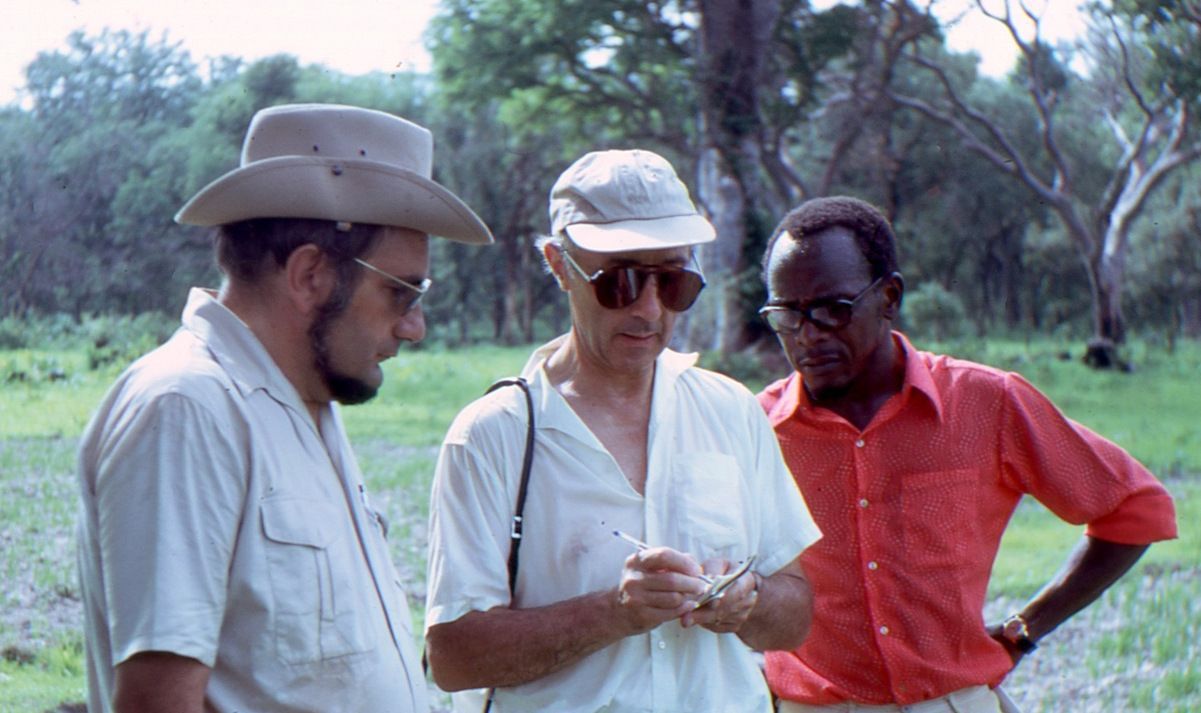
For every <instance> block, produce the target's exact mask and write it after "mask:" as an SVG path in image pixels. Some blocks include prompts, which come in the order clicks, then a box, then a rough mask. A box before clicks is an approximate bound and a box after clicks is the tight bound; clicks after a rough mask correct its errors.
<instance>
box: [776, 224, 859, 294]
mask: <svg viewBox="0 0 1201 713" xmlns="http://www.w3.org/2000/svg"><path fill="white" fill-rule="evenodd" d="M870 277H871V266H870V265H869V264H868V262H867V258H865V257H864V256H863V253H862V251H861V250H860V248H859V244H858V242H857V241H856V240H855V236H854V234H852V233H851V231H850V230H847V229H846V228H843V227H839V226H836V227H833V228H828V229H826V230H823V231H821V232H818V233H815V234H813V235H808V236H804V237H802V238H800V239H794V238H792V237H791V236H781V237H780V239H779V240H777V241H776V243H775V244H774V245H773V246H772V251H771V254H770V255H769V256H768V265H767V282H768V284H767V288H768V294H769V298H770V299H773V300H777V299H778V300H787V301H792V300H800V301H804V300H810V299H815V298H818V297H825V296H828V295H848V294H854V293H856V292H858V291H859V290H861V289H863V287H864V286H865V285H866V284H867V281H868V280H869V279H870Z"/></svg>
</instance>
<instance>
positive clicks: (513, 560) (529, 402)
mask: <svg viewBox="0 0 1201 713" xmlns="http://www.w3.org/2000/svg"><path fill="white" fill-rule="evenodd" d="M503 386H517V387H520V388H521V390H522V392H523V393H525V406H526V413H527V414H528V416H529V419H528V421H527V422H526V429H525V456H524V457H523V458H522V461H521V483H520V484H519V485H518V486H517V507H516V508H514V511H513V525H512V527H511V528H510V529H509V539H510V543H509V594H513V593H514V592H516V591H517V552H518V550H519V549H520V548H521V532H522V513H524V512H525V496H526V491H527V490H528V487H529V483H530V466H531V465H532V464H533V462H534V397H533V396H531V395H530V385H529V383H527V382H526V380H525V379H523V378H522V377H520V376H516V377H512V378H508V379H501V380H499V381H497V382H496V383H494V384H492V386H489V387H488V390H487V391H486V392H484V393H489V394H490V393H492V392H493V391H495V390H496V389H499V388H501V387H503Z"/></svg>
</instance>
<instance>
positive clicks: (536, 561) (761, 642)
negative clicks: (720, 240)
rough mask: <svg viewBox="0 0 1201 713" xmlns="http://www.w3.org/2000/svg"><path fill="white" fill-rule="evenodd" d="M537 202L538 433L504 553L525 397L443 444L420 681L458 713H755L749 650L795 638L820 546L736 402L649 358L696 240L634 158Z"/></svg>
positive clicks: (758, 697)
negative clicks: (513, 557) (558, 315)
mask: <svg viewBox="0 0 1201 713" xmlns="http://www.w3.org/2000/svg"><path fill="white" fill-rule="evenodd" d="M550 198H551V201H550V217H551V224H552V236H551V237H550V238H548V239H546V240H544V241H542V244H541V245H540V249H541V251H542V255H543V257H544V258H545V260H546V264H547V267H548V269H549V271H550V272H551V273H552V274H553V275H554V278H555V279H556V280H557V281H558V284H559V286H560V288H561V289H562V290H563V291H564V292H566V293H567V296H568V299H569V301H570V304H571V316H572V328H571V331H570V332H569V333H568V334H566V335H564V336H562V337H559V338H558V339H556V340H554V341H552V342H550V343H549V344H547V345H545V346H543V347H541V348H540V349H538V350H537V351H536V352H535V353H534V354H533V356H532V357H531V358H530V360H529V362H528V364H527V365H526V367H525V369H524V370H523V373H522V376H523V377H524V378H525V379H526V380H527V381H528V384H529V389H530V396H531V413H532V414H533V415H534V416H535V419H534V420H535V424H536V429H535V437H534V441H533V449H532V452H531V455H532V467H531V469H530V475H529V482H528V490H527V493H528V499H527V500H526V501H525V504H524V508H523V511H522V513H521V515H520V521H519V522H518V524H520V525H521V526H523V531H522V532H521V533H520V538H517V537H516V536H513V535H511V532H510V529H511V524H512V523H513V522H514V519H513V516H514V514H515V507H516V505H515V499H516V494H517V492H518V489H519V481H520V476H521V471H522V463H523V458H524V453H525V450H524V444H525V436H526V428H527V423H528V418H529V415H528V414H527V406H526V400H525V398H524V396H523V394H522V393H521V391H520V390H519V389H517V388H504V389H499V390H497V391H494V392H492V393H491V394H489V395H487V396H485V397H483V398H481V399H480V400H478V401H476V402H475V403H473V404H471V405H470V406H468V407H467V408H466V409H465V410H464V411H463V412H462V413H461V414H459V417H458V418H457V419H456V421H455V422H454V424H453V425H452V426H451V428H450V431H449V433H448V434H447V436H446V439H445V441H444V442H443V447H442V452H441V455H440V457H439V461H438V466H437V472H436V475H435V483H434V489H433V495H432V502H431V506H430V511H431V512H430V558H429V595H428V601H427V606H428V609H427V619H426V621H427V631H426V635H427V651H428V654H429V662H430V667H431V671H432V673H433V676H434V680H435V682H437V683H438V685H439V686H441V687H442V688H443V689H446V690H451V691H463V692H462V693H458V694H456V695H455V705H456V710H457V711H473V713H475V712H478V711H479V710H481V707H483V706H487V705H489V704H488V703H485V701H486V700H489V697H490V700H491V704H490V705H491V706H492V707H493V709H494V710H495V711H504V712H506V713H507V712H508V711H556V713H573V712H576V711H579V712H584V711H588V712H592V711H600V710H604V711H723V712H724V711H767V710H769V708H770V695H769V693H768V690H767V688H766V686H765V684H764V681H763V677H762V675H761V673H760V671H759V668H758V665H757V663H756V658H755V656H754V655H753V654H752V649H760V650H763V649H788V648H790V647H793V646H795V645H797V642H800V641H801V640H802V639H803V638H804V636H805V633H806V631H807V629H808V626H809V620H810V609H811V593H810V589H809V585H808V583H807V582H806V580H805V577H804V575H803V574H802V572H801V569H800V566H799V564H798V561H797V560H798V556H799V555H800V553H801V551H802V550H804V549H805V548H806V547H807V546H808V545H809V544H811V543H812V542H814V541H815V540H816V539H817V538H818V537H819V533H818V531H817V528H816V527H815V526H814V525H813V521H812V519H811V518H810V516H809V512H808V510H807V509H806V507H805V503H804V501H803V500H802V499H801V497H800V495H799V494H798V493H797V490H796V488H795V487H793V485H792V478H791V476H790V475H789V473H788V469H787V468H786V467H785V465H784V463H783V460H782V459H781V456H780V452H779V449H778V447H777V445H776V442H775V439H774V437H773V436H772V433H771V429H770V427H769V426H768V424H767V422H766V420H765V419H764V418H763V415H762V413H761V412H760V410H759V409H758V405H757V403H756V402H755V399H754V397H753V396H752V395H751V394H750V392H748V391H747V390H746V389H745V388H743V387H742V386H741V385H739V384H737V383H736V382H734V381H732V380H730V379H728V378H725V377H723V376H720V375H718V374H715V373H712V372H709V371H705V370H702V369H699V368H697V367H696V366H694V364H695V362H696V355H694V354H691V355H686V354H680V353H676V352H674V351H671V350H669V349H667V344H668V340H669V339H670V337H671V333H672V327H673V325H674V323H675V321H676V318H677V317H678V316H679V314H680V313H681V312H683V311H685V310H687V309H688V308H689V307H690V306H691V305H692V303H693V301H694V300H695V299H696V297H697V294H698V293H699V292H700V290H701V288H702V287H703V286H704V279H703V278H702V276H701V274H700V273H699V272H698V270H697V267H696V259H695V255H694V254H693V251H694V249H695V246H697V245H699V244H702V243H706V242H708V241H711V240H712V239H713V237H714V230H713V227H712V226H711V225H710V224H709V222H708V221H707V220H705V219H704V218H703V217H701V216H700V215H698V214H697V211H696V209H695V207H694V206H693V204H692V201H691V200H690V199H689V196H688V192H687V189H686V188H685V187H684V185H683V183H682V182H681V181H680V180H679V178H677V176H676V174H675V172H674V171H673V170H672V168H671V166H670V165H669V164H668V163H667V161H665V160H664V159H663V158H661V157H660V156H658V155H656V154H654V153H651V152H649V151H642V150H633V151H602V152H594V153H590V154H587V155H586V156H584V157H583V158H581V159H580V160H578V161H577V162H576V163H574V164H573V165H572V166H571V167H570V168H568V169H567V171H566V172H565V173H563V175H562V176H561V177H560V178H559V180H558V182H557V183H556V184H555V186H554V188H553V189H552V191H551V197H550ZM615 535H616V536H615ZM517 546H519V547H520V550H519V553H520V557H519V559H518V562H519V566H518V567H517V569H516V572H515V578H514V580H513V584H512V594H510V583H509V571H508V569H509V568H508V567H507V560H508V557H509V554H510V550H511V547H517ZM748 562H753V566H752V567H751V568H750V570H749V572H746V573H745V574H744V575H743V576H740V577H737V578H736V579H733V580H732V582H733V583H732V584H731V585H730V586H729V588H728V589H725V591H724V594H723V595H722V596H720V597H719V598H717V599H714V600H712V601H710V602H709V603H707V604H703V606H699V607H698V604H701V603H703V601H704V600H703V597H704V595H705V593H706V592H707V591H708V590H709V589H710V588H711V587H712V586H713V585H714V584H721V583H722V582H723V581H724V580H725V579H727V578H726V577H722V575H723V574H727V573H730V574H736V573H737V571H738V570H739V569H741V567H740V565H743V564H746V563H748ZM485 688H492V689H494V690H492V691H487V692H486V691H480V690H466V689H485Z"/></svg>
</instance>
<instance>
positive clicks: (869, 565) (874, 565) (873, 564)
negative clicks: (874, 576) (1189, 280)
mask: <svg viewBox="0 0 1201 713" xmlns="http://www.w3.org/2000/svg"><path fill="white" fill-rule="evenodd" d="M867 568H868V569H870V570H872V571H873V572H874V571H876V570H877V569H880V565H879V564H877V563H876V561H875V560H872V561H871V562H868V563H867Z"/></svg>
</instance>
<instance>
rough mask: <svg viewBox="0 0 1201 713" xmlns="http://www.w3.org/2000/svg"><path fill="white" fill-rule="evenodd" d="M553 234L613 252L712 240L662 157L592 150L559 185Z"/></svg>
mask: <svg viewBox="0 0 1201 713" xmlns="http://www.w3.org/2000/svg"><path fill="white" fill-rule="evenodd" d="M550 224H551V232H552V233H554V234H556V235H558V234H560V233H566V234H567V236H568V237H569V238H570V239H571V242H573V243H575V244H576V245H578V246H580V247H581V248H583V249H585V250H591V251H593V252H602V253H613V252H628V251H634V250H658V249H663V248H674V247H681V246H686V245H697V244H700V243H707V242H710V241H711V240H713V238H714V237H715V235H716V232H715V231H714V229H713V225H712V224H710V223H709V221H708V220H706V219H705V218H704V217H703V216H701V215H700V214H699V213H698V212H697V210H696V206H694V205H693V204H692V199H691V198H690V197H689V195H688V188H687V187H686V186H685V185H684V183H683V182H682V181H681V180H680V179H679V177H678V176H676V172H675V169H673V168H672V167H671V164H670V163H668V162H667V160H666V159H664V158H663V157H662V156H660V155H658V154H656V153H654V152H652V151H645V150H642V149H632V150H625V151H593V152H592V153H588V154H585V155H584V156H583V157H581V158H580V159H579V160H577V161H576V162H575V163H573V164H571V166H569V167H568V168H567V170H566V171H564V172H563V174H562V175H561V176H559V180H557V181H555V185H554V187H553V188H551V192H550Z"/></svg>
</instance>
